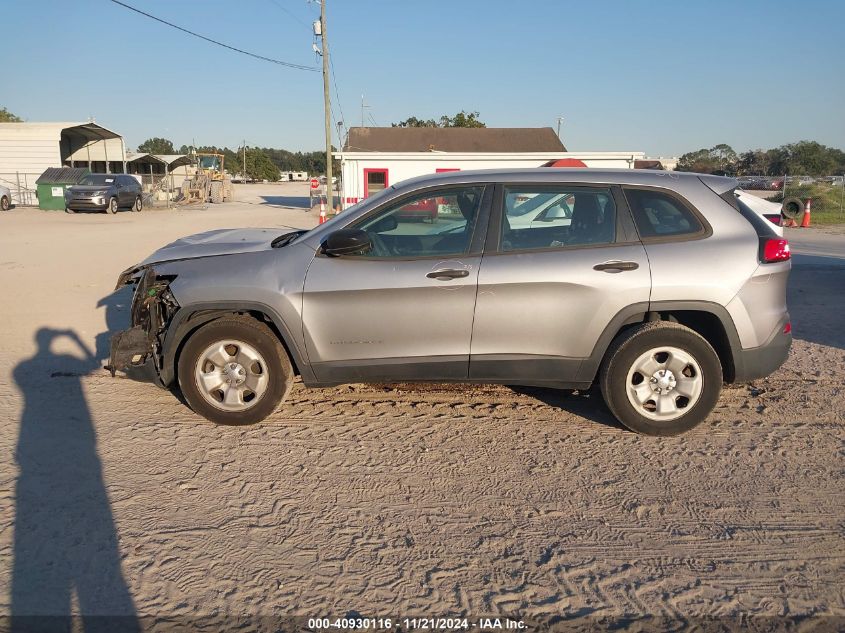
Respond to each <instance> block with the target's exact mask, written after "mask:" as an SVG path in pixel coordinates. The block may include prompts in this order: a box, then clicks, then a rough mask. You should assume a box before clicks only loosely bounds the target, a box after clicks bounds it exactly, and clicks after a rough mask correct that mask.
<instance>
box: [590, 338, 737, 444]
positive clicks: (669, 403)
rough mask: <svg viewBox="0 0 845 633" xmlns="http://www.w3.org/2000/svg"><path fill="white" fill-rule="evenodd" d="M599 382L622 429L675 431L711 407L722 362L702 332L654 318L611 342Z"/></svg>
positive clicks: (691, 424)
mask: <svg viewBox="0 0 845 633" xmlns="http://www.w3.org/2000/svg"><path fill="white" fill-rule="evenodd" d="M599 382H600V385H601V391H602V395H603V396H604V400H605V402H606V403H607V406H608V408H609V409H610V411H611V413H613V415H614V416H616V418H617V419H618V420H619V421H620V422H621V423H622V424H624V425H625V426H626V427H628V428H629V429H631V430H632V431H636V432H637V433H643V434H645V435H678V434H680V433H683V432H684V431H688V430H690V429H691V428H693V427H695V426H696V425H698V424H700V423H701V422H703V421H704V419H705V418H706V417H707V416H708V415H709V414H710V412H711V411H712V410H713V407H715V406H716V402H717V400H718V399H719V393H720V391H721V388H722V365H721V363H720V362H719V357H718V355H717V354H716V352H715V351H714V350H713V347H712V346H711V345H710V344H709V343H708V342H707V341H706V340H705V339H704V338H703V337H702V336H701V335H699V334H698V333H696V332H694V331H693V330H691V329H689V328H687V327H684V326H683V325H679V324H677V323H670V322H666V321H657V322H652V323H646V324H643V325H640V326H638V327H636V328H633V329H631V330H628V331H627V332H625V333H623V334H621V335H619V336H618V337H617V338H616V339H615V340H614V341H613V343H611V346H610V348H609V349H608V351H607V355H606V356H605V361H604V364H603V365H602V369H601V374H600V377H599Z"/></svg>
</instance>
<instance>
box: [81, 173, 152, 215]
mask: <svg viewBox="0 0 845 633" xmlns="http://www.w3.org/2000/svg"><path fill="white" fill-rule="evenodd" d="M143 208H144V201H143V197H142V194H141V184H140V183H139V182H138V181H137V180H135V178H133V177H132V176H127V175H125V174H88V175H87V176H85V178H83V179H82V180H81V181H79V183H77V184H75V185H73V186H72V187H68V188H67V190H66V191H65V211H67V212H68V213H75V212H76V211H105V212H106V213H117V210H118V209H130V210H131V211H140V210H141V209H143Z"/></svg>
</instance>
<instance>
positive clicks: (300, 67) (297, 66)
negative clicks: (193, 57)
mask: <svg viewBox="0 0 845 633" xmlns="http://www.w3.org/2000/svg"><path fill="white" fill-rule="evenodd" d="M110 1H111V2H113V3H114V4H118V5H120V6H122V7H124V8H126V9H129V10H130V11H134V12H135V13H140V14H141V15H143V16H146V17H148V18H150V19H151V20H155V21H156V22H161V23H162V24H166V25H167V26H170V27H172V28H174V29H177V30H179V31H182V32H183V33H187V34H188V35H193V36H194V37H198V38H199V39H201V40H205V41H206V42H211V43H212V44H216V45H217V46H222V47H223V48H228V49H229V50H230V51H235V52H236V53H241V54H242V55H247V56H249V57H254V58H255V59H260V60H262V61H265V62H270V63H271V64H278V65H279V66H286V67H288V68H295V69H297V70H308V71H311V72H317V71H318V70H320V69H319V68H315V67H313V66H304V65H302V64H292V63H290V62H283V61H281V60H279V59H273V58H272V57H264V56H263V55H257V54H255V53H250V52H249V51H245V50H241V49H240V48H235V47H234V46H229V45H228V44H224V43H223V42H218V41H217V40H213V39H211V38H210V37H206V36H205V35H200V34H199V33H194V32H193V31H189V30H188V29H184V28H182V27H181V26H177V25H176V24H172V23H171V22H168V21H167V20H162V19H161V18H157V17H156V16H154V15H150V14H149V13H145V12H144V11H141V10H140V9H136V8H135V7H132V6H129V5H128V4H125V3H123V2H120V0H110Z"/></svg>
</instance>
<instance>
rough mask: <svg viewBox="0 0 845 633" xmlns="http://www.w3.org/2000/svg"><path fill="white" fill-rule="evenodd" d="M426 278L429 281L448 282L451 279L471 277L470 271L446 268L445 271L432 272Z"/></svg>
mask: <svg viewBox="0 0 845 633" xmlns="http://www.w3.org/2000/svg"><path fill="white" fill-rule="evenodd" d="M426 277H428V278H429V279H437V280H438V281H448V280H450V279H460V278H461V277H469V271H468V270H464V269H462V268H446V269H443V270H432V271H431V272H430V273H428V274H427V275H426Z"/></svg>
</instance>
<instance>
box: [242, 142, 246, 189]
mask: <svg viewBox="0 0 845 633" xmlns="http://www.w3.org/2000/svg"><path fill="white" fill-rule="evenodd" d="M241 171H242V172H243V174H242V175H243V179H244V181H246V139H244V165H243V169H242V170H241Z"/></svg>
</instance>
